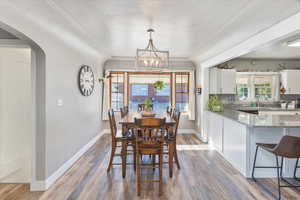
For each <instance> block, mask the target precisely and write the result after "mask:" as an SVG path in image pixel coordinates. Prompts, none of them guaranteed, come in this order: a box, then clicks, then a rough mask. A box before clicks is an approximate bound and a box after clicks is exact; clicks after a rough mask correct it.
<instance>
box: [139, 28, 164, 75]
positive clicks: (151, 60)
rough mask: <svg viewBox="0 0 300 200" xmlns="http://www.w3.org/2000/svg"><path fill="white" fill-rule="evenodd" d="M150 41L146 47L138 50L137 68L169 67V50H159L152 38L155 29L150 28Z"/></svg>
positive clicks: (154, 68)
mask: <svg viewBox="0 0 300 200" xmlns="http://www.w3.org/2000/svg"><path fill="white" fill-rule="evenodd" d="M147 32H148V33H149V42H148V45H147V47H146V48H145V49H137V50H136V68H138V69H139V70H163V69H167V68H169V51H161V50H158V49H157V48H156V47H155V46H154V44H153V40H152V33H153V32H154V30H153V29H148V30H147Z"/></svg>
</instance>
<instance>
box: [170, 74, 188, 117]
mask: <svg viewBox="0 0 300 200" xmlns="http://www.w3.org/2000/svg"><path fill="white" fill-rule="evenodd" d="M177 75H178V76H182V75H187V77H188V80H187V92H177V91H176V79H177ZM174 79H175V82H174V84H175V86H174V88H175V91H174V93H175V99H174V105H173V107H174V108H176V103H177V98H176V96H177V94H187V104H188V109H187V110H180V112H182V113H188V112H189V101H190V73H189V72H174ZM181 84H182V83H181Z"/></svg>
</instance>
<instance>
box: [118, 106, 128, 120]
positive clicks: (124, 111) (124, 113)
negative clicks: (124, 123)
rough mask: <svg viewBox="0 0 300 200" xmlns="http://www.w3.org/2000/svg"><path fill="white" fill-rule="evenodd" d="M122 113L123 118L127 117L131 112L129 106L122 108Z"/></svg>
mask: <svg viewBox="0 0 300 200" xmlns="http://www.w3.org/2000/svg"><path fill="white" fill-rule="evenodd" d="M120 112H121V118H123V117H125V116H126V115H127V114H128V112H129V110H128V106H124V107H122V108H120Z"/></svg>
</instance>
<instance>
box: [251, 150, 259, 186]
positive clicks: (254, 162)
mask: <svg viewBox="0 0 300 200" xmlns="http://www.w3.org/2000/svg"><path fill="white" fill-rule="evenodd" d="M257 150H258V146H257V145H256V150H255V156H254V161H253V168H252V179H253V180H255V178H254V169H255V164H256V157H257Z"/></svg>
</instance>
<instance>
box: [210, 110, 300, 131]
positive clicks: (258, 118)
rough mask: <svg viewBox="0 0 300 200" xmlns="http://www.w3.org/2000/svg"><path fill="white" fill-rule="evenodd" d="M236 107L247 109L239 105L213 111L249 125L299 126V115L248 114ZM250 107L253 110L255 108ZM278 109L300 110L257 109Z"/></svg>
mask: <svg viewBox="0 0 300 200" xmlns="http://www.w3.org/2000/svg"><path fill="white" fill-rule="evenodd" d="M249 108H250V107H249ZM238 109H241V110H248V109H247V108H246V107H239V108H235V109H233V108H225V109H224V111H223V112H213V113H215V114H217V115H221V116H223V117H226V118H228V119H231V120H234V121H237V122H239V123H241V124H244V125H247V126H250V127H300V115H268V114H264V115H256V114H250V113H246V112H242V111H238ZM252 109H253V110H255V108H252ZM249 110H250V109H249ZM279 110H280V111H300V110H299V109H295V110H283V109H280V108H260V109H259V111H279ZM209 112H212V111H209Z"/></svg>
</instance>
